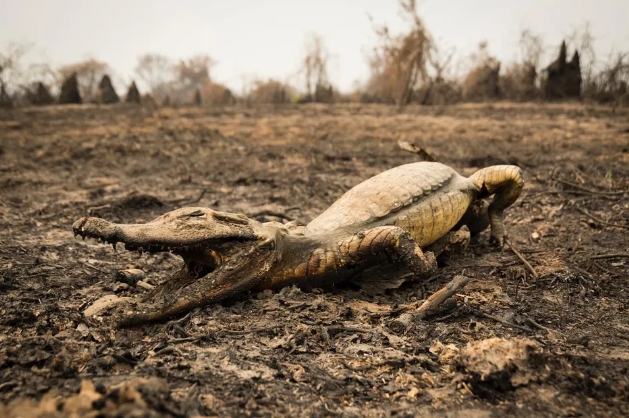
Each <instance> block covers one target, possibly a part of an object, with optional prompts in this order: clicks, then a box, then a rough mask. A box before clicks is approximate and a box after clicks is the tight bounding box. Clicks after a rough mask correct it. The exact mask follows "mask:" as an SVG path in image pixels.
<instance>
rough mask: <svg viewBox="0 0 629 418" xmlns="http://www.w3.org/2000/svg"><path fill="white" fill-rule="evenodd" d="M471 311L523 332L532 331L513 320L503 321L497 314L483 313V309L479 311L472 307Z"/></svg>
mask: <svg viewBox="0 0 629 418" xmlns="http://www.w3.org/2000/svg"><path fill="white" fill-rule="evenodd" d="M471 311H472V313H473V314H474V315H478V316H482V317H483V318H487V319H491V320H492V321H496V322H498V323H500V324H502V325H506V326H508V327H512V328H516V329H519V330H521V331H524V332H531V331H532V330H531V329H530V328H527V327H523V326H521V325H518V324H514V323H513V322H509V321H505V320H504V319H501V318H498V317H497V316H493V315H489V314H487V313H485V312H483V311H481V310H479V309H473V308H472V309H471Z"/></svg>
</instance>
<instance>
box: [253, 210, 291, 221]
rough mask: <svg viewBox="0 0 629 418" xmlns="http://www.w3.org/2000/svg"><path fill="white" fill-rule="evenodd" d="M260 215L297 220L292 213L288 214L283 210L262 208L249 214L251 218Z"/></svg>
mask: <svg viewBox="0 0 629 418" xmlns="http://www.w3.org/2000/svg"><path fill="white" fill-rule="evenodd" d="M260 216H275V217H276V218H280V219H286V220H287V221H296V220H297V219H295V218H293V217H292V216H290V215H287V214H285V213H282V212H275V211H272V210H266V209H265V210H260V211H258V212H255V213H252V214H251V215H249V217H250V218H254V219H255V218H258V217H260Z"/></svg>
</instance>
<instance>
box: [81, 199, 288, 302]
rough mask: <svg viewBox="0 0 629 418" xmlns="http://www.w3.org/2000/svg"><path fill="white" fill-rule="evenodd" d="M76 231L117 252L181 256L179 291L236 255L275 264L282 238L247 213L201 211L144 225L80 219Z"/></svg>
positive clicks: (176, 213) (179, 213)
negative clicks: (122, 248)
mask: <svg viewBox="0 0 629 418" xmlns="http://www.w3.org/2000/svg"><path fill="white" fill-rule="evenodd" d="M72 228H73V230H74V234H75V235H80V236H81V237H83V238H86V237H87V238H95V239H98V240H99V241H101V242H105V243H108V244H112V245H113V246H114V248H116V244H118V243H121V244H124V246H125V248H126V249H127V250H131V251H138V252H140V253H142V252H149V253H157V252H171V253H173V254H176V255H179V256H181V258H183V261H184V266H183V268H182V270H181V271H180V272H179V273H177V275H176V277H177V280H176V281H177V282H178V285H176V286H175V287H181V286H185V285H186V284H187V283H189V282H192V281H194V280H196V279H199V278H201V277H204V276H206V275H207V274H210V273H212V272H214V271H217V270H220V268H221V267H222V266H225V265H226V264H229V263H228V261H229V260H231V259H233V258H234V257H239V256H245V254H247V255H248V256H251V254H253V253H255V254H256V256H257V257H264V258H265V259H268V260H271V259H272V258H273V257H275V256H276V252H277V240H278V236H279V232H278V231H279V230H278V229H277V228H273V227H268V226H264V225H262V224H261V223H260V222H258V221H255V220H252V219H249V218H248V217H246V216H245V215H242V214H233V213H227V212H218V211H214V210H211V209H207V208H202V207H187V208H181V209H177V210H173V211H172V212H168V213H165V214H164V215H162V216H160V217H158V218H156V219H154V220H153V221H151V222H148V223H145V224H115V223H112V222H108V221H106V220H104V219H100V218H92V217H89V218H81V219H79V220H78V221H76V222H75V223H74V225H72ZM271 262H272V261H271ZM225 268H229V267H225ZM173 284H174V283H173ZM169 290H175V289H169Z"/></svg>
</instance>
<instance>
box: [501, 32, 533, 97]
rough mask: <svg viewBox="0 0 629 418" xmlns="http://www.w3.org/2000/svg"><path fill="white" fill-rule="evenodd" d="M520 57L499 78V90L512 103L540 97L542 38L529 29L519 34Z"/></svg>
mask: <svg viewBox="0 0 629 418" xmlns="http://www.w3.org/2000/svg"><path fill="white" fill-rule="evenodd" d="M518 45H519V49H520V51H519V52H520V54H519V55H520V56H519V57H518V58H517V60H516V61H515V62H513V63H512V64H511V65H509V66H508V67H507V68H506V69H505V72H504V74H503V75H502V76H501V77H500V88H501V90H502V94H503V95H504V97H505V98H507V99H509V100H514V101H524V100H532V99H535V98H539V97H541V93H540V89H539V87H540V85H541V82H540V81H541V78H540V77H539V74H540V64H541V58H542V54H543V53H544V44H543V41H542V37H541V36H540V35H538V34H535V33H533V32H532V31H531V30H529V29H524V30H523V31H522V32H521V33H520V40H519V41H518Z"/></svg>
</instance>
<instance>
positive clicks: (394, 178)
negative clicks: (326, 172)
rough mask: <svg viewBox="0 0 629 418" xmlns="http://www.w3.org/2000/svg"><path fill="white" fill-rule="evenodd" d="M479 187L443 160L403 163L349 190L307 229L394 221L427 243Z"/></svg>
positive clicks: (451, 223)
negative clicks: (441, 162) (441, 161)
mask: <svg viewBox="0 0 629 418" xmlns="http://www.w3.org/2000/svg"><path fill="white" fill-rule="evenodd" d="M477 191H478V190H477V188H476V186H474V184H473V183H472V182H471V181H470V180H469V179H467V178H466V177H463V176H461V175H460V174H458V173H457V172H456V171H454V170H453V169H452V168H450V167H448V166H445V165H443V164H440V163H433V162H419V163H411V164H406V165H402V166H399V167H396V168H393V169H391V170H388V171H385V172H383V173H380V174H378V175H377V176H375V177H372V178H370V179H368V180H366V181H364V182H362V183H360V184H358V185H357V186H355V187H354V188H352V189H350V190H349V191H347V192H346V193H345V194H344V195H343V196H341V198H339V199H338V200H337V201H336V202H334V203H333V204H332V205H331V206H330V207H329V208H328V209H327V210H326V211H325V212H323V213H322V214H321V215H319V216H318V217H317V218H315V219H314V220H313V221H312V222H310V223H309V224H308V226H307V231H308V233H309V234H314V235H317V234H325V233H329V232H332V231H335V230H336V231H345V232H346V233H351V232H359V231H361V230H366V229H370V228H374V227H377V226H382V225H395V226H398V227H400V228H403V229H405V230H407V231H409V232H410V233H411V235H413V238H414V239H415V240H416V241H417V243H418V244H419V245H420V246H421V247H425V246H427V245H430V244H431V243H433V242H434V241H436V240H437V239H439V238H440V237H442V236H443V235H444V234H446V233H447V232H448V231H449V230H450V229H452V227H454V226H455V225H456V224H457V222H458V221H459V220H460V219H461V217H462V216H463V214H464V213H465V211H466V210H467V209H468V207H469V205H470V203H471V202H472V200H473V199H474V196H475V194H476V192H477Z"/></svg>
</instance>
